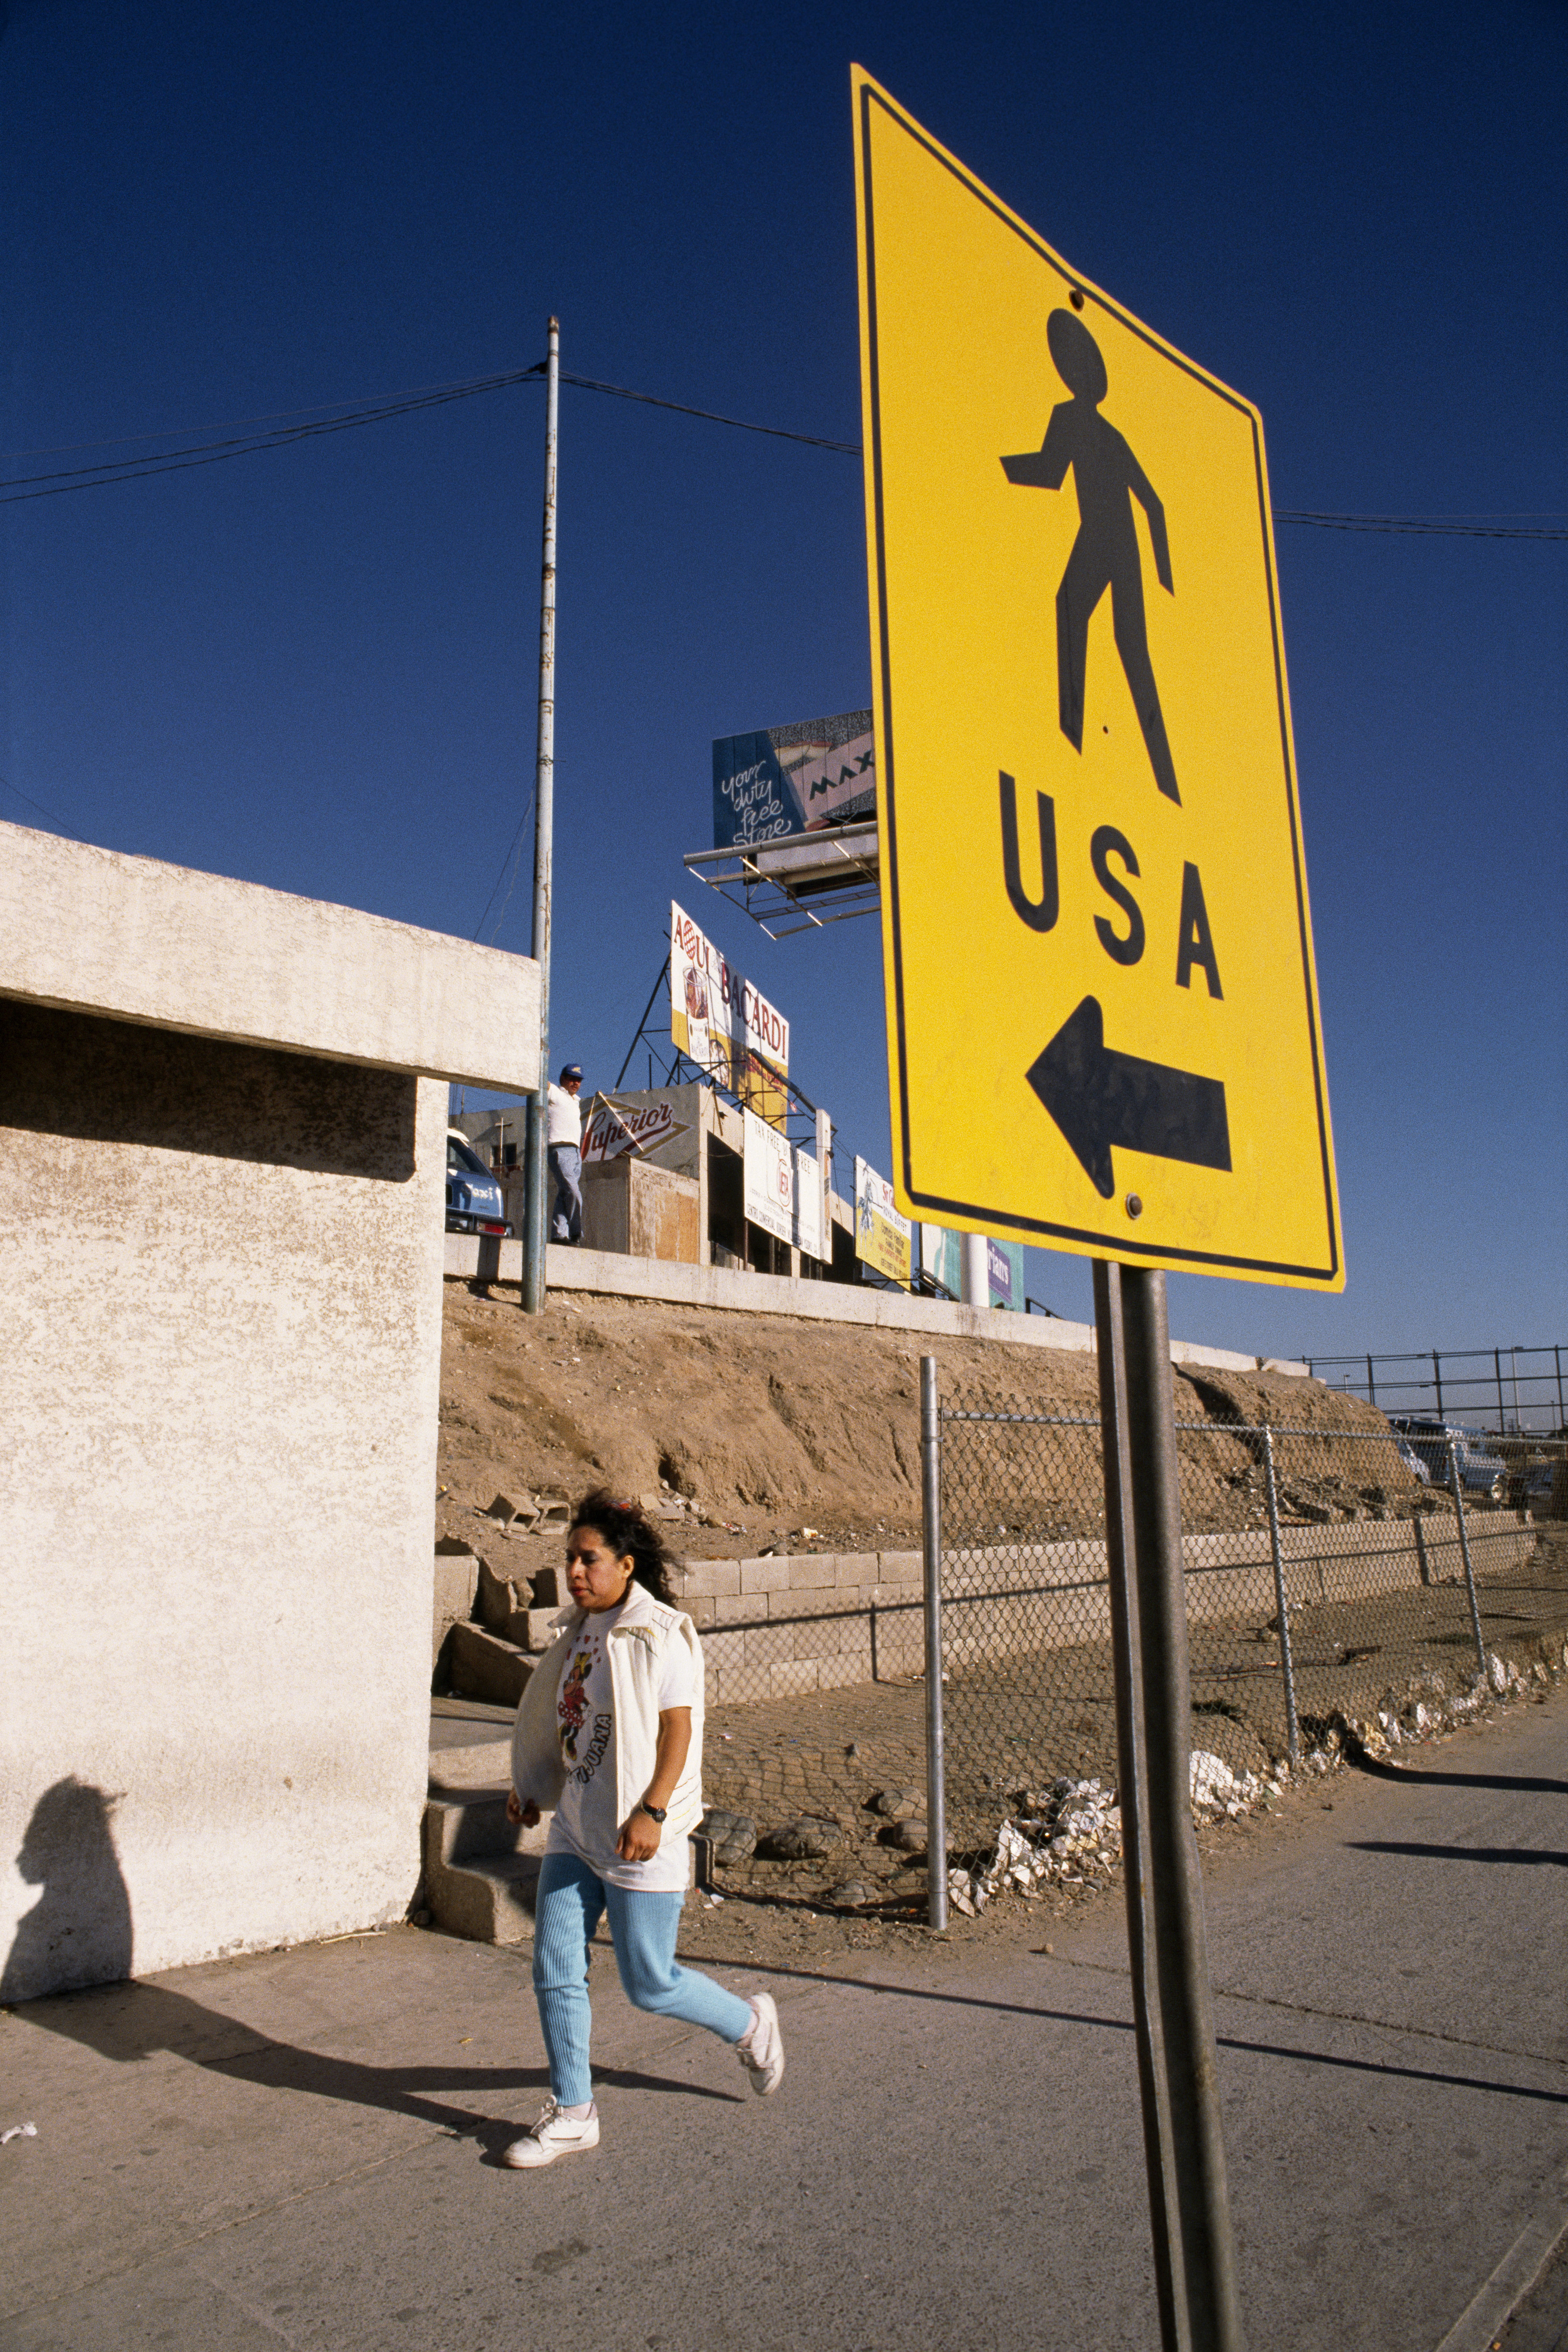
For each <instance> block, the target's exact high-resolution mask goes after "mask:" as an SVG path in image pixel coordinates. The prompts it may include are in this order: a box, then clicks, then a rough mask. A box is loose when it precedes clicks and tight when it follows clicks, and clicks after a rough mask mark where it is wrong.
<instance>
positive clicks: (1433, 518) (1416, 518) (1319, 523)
mask: <svg viewBox="0 0 1568 2352" xmlns="http://www.w3.org/2000/svg"><path fill="white" fill-rule="evenodd" d="M1274 520H1275V521H1276V522H1301V523H1310V524H1312V525H1313V526H1314V527H1315V528H1316V529H1317V530H1384V531H1394V532H1401V533H1403V534H1404V535H1405V537H1407V538H1415V539H1568V530H1530V529H1521V528H1520V527H1519V526H1518V525H1516V524H1514V523H1512V522H1511V521H1509V520H1506V519H1505V518H1503V517H1502V516H1498V517H1496V518H1495V519H1493V520H1489V521H1485V522H1482V521H1473V520H1470V519H1469V518H1468V516H1460V515H1354V514H1308V513H1303V512H1299V511H1295V510H1292V509H1285V508H1282V507H1276V508H1275V509H1274Z"/></svg>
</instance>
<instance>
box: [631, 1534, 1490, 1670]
mask: <svg viewBox="0 0 1568 2352" xmlns="http://www.w3.org/2000/svg"><path fill="white" fill-rule="evenodd" d="M1468 1535H1469V1542H1470V1556H1471V1559H1472V1561H1473V1563H1474V1566H1475V1570H1476V1573H1477V1576H1478V1577H1479V1578H1481V1579H1483V1580H1484V1579H1486V1578H1489V1577H1495V1576H1500V1575H1505V1574H1507V1573H1508V1572H1509V1571H1510V1570H1515V1569H1519V1568H1522V1567H1523V1566H1525V1565H1526V1564H1527V1562H1528V1561H1529V1560H1530V1559H1531V1555H1532V1554H1533V1552H1534V1549H1535V1543H1536V1535H1535V1530H1534V1528H1531V1527H1528V1526H1526V1525H1524V1524H1523V1523H1522V1522H1521V1520H1520V1519H1519V1518H1517V1517H1515V1516H1514V1515H1513V1514H1512V1513H1511V1512H1510V1513H1506V1514H1505V1513H1499V1514H1497V1515H1495V1516H1493V1515H1486V1516H1482V1515H1481V1514H1479V1513H1477V1514H1475V1515H1473V1516H1472V1517H1470V1519H1469V1521H1468ZM1183 1549H1184V1559H1185V1564H1186V1574H1187V1605H1188V1610H1189V1612H1190V1614H1191V1617H1192V1620H1193V1622H1198V1623H1204V1622H1219V1621H1221V1620H1224V1619H1227V1618H1237V1617H1250V1616H1260V1617H1263V1618H1268V1617H1272V1616H1273V1614H1274V1611H1275V1596H1274V1567H1273V1554H1272V1551H1271V1549H1270V1545H1269V1540H1268V1529H1267V1528H1258V1529H1247V1530H1240V1531H1237V1532H1234V1533H1227V1534H1218V1535H1194V1536H1189V1537H1188V1538H1186V1540H1185V1542H1184V1547H1183ZM1280 1550H1281V1553H1282V1555H1283V1558H1284V1563H1285V1590H1286V1596H1287V1599H1288V1601H1289V1603H1290V1605H1291V1607H1292V1608H1293V1609H1294V1608H1300V1607H1304V1606H1306V1607H1310V1606H1311V1605H1312V1604H1314V1603H1318V1602H1321V1601H1326V1600H1332V1601H1352V1600H1363V1599H1365V1598H1367V1597H1369V1596H1370V1595H1372V1594H1374V1593H1379V1592H1394V1591H1402V1590H1407V1589H1409V1588H1411V1587H1413V1586H1415V1585H1419V1584H1423V1583H1443V1582H1447V1581H1449V1580H1453V1579H1455V1578H1458V1577H1459V1576H1461V1575H1462V1574H1463V1563H1462V1559H1461V1556H1460V1550H1459V1538H1458V1527H1457V1525H1456V1523H1455V1521H1454V1520H1453V1519H1451V1518H1448V1517H1424V1518H1422V1519H1420V1520H1417V1521H1414V1522H1413V1521H1412V1520H1409V1519H1404V1520H1390V1521H1388V1522H1387V1523H1386V1524H1384V1523H1380V1522H1376V1521H1372V1522H1368V1523H1365V1524H1362V1523H1354V1524H1344V1525H1340V1526H1336V1527H1333V1528H1324V1527H1318V1526H1312V1527H1288V1528H1281V1530H1280ZM675 1582H676V1586H677V1590H678V1593H679V1600H680V1603H681V1606H682V1607H683V1608H685V1609H686V1610H688V1611H689V1612H690V1615H691V1618H692V1621H693V1622H694V1623H695V1624H696V1626H697V1627H698V1630H699V1631H700V1633H701V1635H702V1648H703V1654H704V1656H705V1657H706V1660H707V1664H708V1699H709V1704H710V1706H711V1705H719V1704H721V1703H724V1702H728V1703H730V1704H736V1703H744V1702H747V1701H751V1700H756V1699H763V1698H782V1697H786V1696H791V1695H793V1694H795V1693H796V1692H800V1691H812V1690H831V1689H834V1688H836V1687H837V1686H838V1685H841V1684H845V1683H858V1682H873V1681H878V1682H889V1681H896V1680H899V1679H900V1678H901V1677H904V1676H907V1675H911V1674H918V1673H919V1672H920V1671H921V1667H922V1665H923V1664H924V1629H923V1624H922V1618H921V1555H920V1553H919V1552H914V1551H883V1552H852V1553H845V1554H835V1553H830V1552H817V1553H808V1554H804V1555H802V1554H795V1555H794V1556H778V1557H773V1558H771V1559H710V1560H692V1561H690V1562H689V1563H688V1564H687V1565H686V1566H685V1567H684V1568H682V1569H681V1570H679V1572H678V1573H677V1575H676V1578H675ZM1009 1593H1013V1594H1017V1595H1020V1596H1022V1595H1025V1594H1030V1595H1035V1596H1037V1598H1038V1599H1039V1601H1040V1602H1041V1604H1042V1605H1041V1608H1040V1610H1039V1612H1038V1618H1037V1622H1036V1624H1034V1625H1032V1626H1031V1629H1030V1640H1031V1644H1032V1646H1034V1647H1037V1648H1039V1649H1065V1648H1068V1647H1070V1646H1071V1645H1073V1644H1074V1643H1080V1642H1098V1641H1104V1640H1106V1639H1108V1638H1109V1634H1110V1610H1109V1601H1108V1594H1107V1582H1106V1557H1105V1545H1104V1543H1103V1541H1096V1540H1095V1539H1094V1538H1089V1537H1083V1538H1068V1539H1066V1540H1064V1541H1063V1542H1060V1543H1052V1544H1033V1545H1029V1544H996V1545H989V1546H986V1547H985V1548H984V1549H978V1550H967V1551H965V1550H959V1551H949V1552H947V1553H946V1554H945V1555H944V1563H943V1593H942V1609H943V1617H944V1622H945V1624H946V1628H947V1631H948V1633H949V1636H950V1638H951V1639H952V1641H953V1642H954V1643H955V1644H961V1645H962V1649H963V1655H964V1657H965V1659H966V1660H971V1661H973V1662H975V1663H979V1662H980V1661H981V1660H983V1659H984V1658H986V1657H991V1656H1000V1655H1002V1654H1004V1653H1005V1652H1006V1651H1008V1650H1011V1649H1013V1648H1015V1647H1016V1633H1012V1634H1006V1633H998V1632H997V1631H995V1630H994V1629H992V1628H989V1627H987V1626H985V1625H984V1624H983V1623H982V1622H977V1616H978V1612H979V1610H980V1608H981V1606H982V1605H983V1604H989V1603H990V1602H991V1601H993V1600H994V1597H995V1596H997V1595H1005V1594H1009Z"/></svg>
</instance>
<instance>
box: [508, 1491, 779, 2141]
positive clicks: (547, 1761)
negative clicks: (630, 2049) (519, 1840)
mask: <svg viewBox="0 0 1568 2352" xmlns="http://www.w3.org/2000/svg"><path fill="white" fill-rule="evenodd" d="M667 1569H668V1562H667V1559H666V1557H665V1551H664V1545H663V1542H662V1539H661V1538H660V1537H659V1535H658V1530H657V1529H656V1528H652V1527H650V1526H649V1524H648V1522H647V1519H646V1518H645V1517H644V1516H643V1514H642V1512H641V1510H640V1509H639V1508H638V1507H637V1505H636V1504H635V1503H622V1502H616V1500H615V1498H614V1497H613V1496H611V1495H610V1494H609V1493H608V1492H607V1491H606V1490H605V1489H604V1488H600V1489H599V1490H598V1491H597V1492H596V1493H595V1494H592V1495H589V1496H585V1497H584V1501H583V1503H582V1505H581V1507H580V1508H579V1509H578V1512H577V1515H576V1517H575V1519H574V1523H573V1527H572V1531H571V1534H570V1535H569V1536H568V1538H567V1539H566V1583H567V1588H568V1590H569V1591H570V1592H571V1595H572V1600H573V1604H574V1605H573V1607H572V1608H571V1609H570V1610H565V1611H563V1612H562V1615H561V1616H560V1618H558V1619H557V1621H556V1622H557V1623H558V1624H559V1626H560V1627H561V1632H560V1634H559V1636H558V1638H557V1640H556V1642H555V1643H554V1644H553V1646H552V1648H551V1649H549V1650H547V1651H546V1652H545V1654H544V1656H543V1657H542V1659H541V1660H540V1662H539V1664H537V1665H536V1666H535V1668H534V1670H533V1673H532V1675H531V1677H530V1680H529V1684H528V1687H527V1689H526V1690H525V1691H524V1692H523V1695H522V1703H521V1706H519V1708H518V1711H517V1723H516V1726H515V1727H514V1729H513V1732H512V1742H511V1777H512V1788H511V1793H510V1796H509V1797H508V1799H507V1812H508V1816H509V1818H510V1820H511V1821H512V1822H522V1823H524V1824H525V1825H526V1826H528V1827H529V1828H531V1827H532V1826H533V1825H534V1823H535V1822H537V1821H538V1820H539V1817H540V1813H541V1811H542V1810H543V1809H544V1808H546V1807H549V1806H553V1807H554V1809H555V1810H554V1819H553V1820H552V1823H551V1828H550V1836H549V1840H548V1843H546V1846H545V1850H544V1859H543V1862H542V1865H541V1868H540V1873H539V1892H538V1896H537V1900H536V1905H535V1911H534V1927H533V1990H534V1993H535V1995H536V1997H537V1999H538V2001H539V2021H540V2024H541V2026H542V2029H543V2033H544V2048H545V2053H546V2055H547V2057H548V2059H549V2062H550V2096H549V2098H548V2099H546V2101H545V2103H544V2105H543V2108H542V2111H541V2113H540V2116H539V2118H538V2120H537V2122H536V2123H535V2124H534V2125H533V2126H532V2128H531V2130H530V2131H528V2132H526V2133H525V2134H524V2135H523V2137H522V2138H521V2139H519V2140H514V2141H513V2142H512V2144H511V2146H510V2147H509V2148H508V2149H507V2151H506V2155H505V2159H504V2160H505V2161H506V2163H508V2164H510V2165H513V2166H516V2167H518V2168H529V2167H531V2166H534V2165H541V2164H553V2163H554V2161H555V2159H556V2158H557V2157H560V2156H570V2155H573V2154H574V2153H575V2152H576V2151H577V2150H579V2149H582V2148H590V2147H597V2146H598V2141H599V2117H598V2111H597V2109H596V2108H595V2104H594V2089H593V2081H592V2077H591V2075H590V2073H589V2066H588V2039H589V2032H590V2028H591V2024H592V2018H591V2014H590V2011H589V2006H588V1986H587V1975H588V1946H589V1943H590V1941H591V1939H592V1937H593V1934H594V1930H595V1927H597V1926H598V1924H599V1920H600V1918H601V1916H603V1915H604V1914H605V1912H606V1911H607V1912H608V1914H609V1920H610V1935H611V1937H612V1938H613V1940H614V1943H615V1948H616V1966H617V1968H618V1969H619V1970H620V1976H621V1983H622V1985H623V1986H624V1988H625V1990H626V1998H627V2000H630V2001H632V2002H634V2003H635V2004H636V2006H637V2008H638V2009H647V2010H651V2011H654V2012H655V2013H656V2014H658V2015H659V2016H665V2017H679V2018H683V2019H684V2020H685V2021H687V2023H688V2024H690V2025H705V2026H706V2027H707V2028H708V2030H709V2032H710V2033H717V2034H718V2035H720V2037H721V2039H722V2040H723V2041H725V2042H730V2043H731V2045H732V2046H733V2047H734V2049H735V2050H736V2051H737V2052H738V2053H739V2054H740V2058H741V2063H742V2065H743V2066H744V2067H745V2070H746V2073H747V2074H748V2075H749V2077H750V2078H751V2084H752V2090H753V2091H756V2092H758V2093H759V2094H760V2095H762V2096H763V2097H766V2095H767V2094H768V2093H769V2092H770V2091H773V2090H776V2088H777V2087H778V2083H779V2078H780V2076H781V2075H782V2074H783V2073H784V2043H783V2042H782V2040H781V2039H780V2035H779V2025H778V2012H777V2011H776V2009H775V2008H774V2005H773V2000H772V1998H771V1996H770V1995H769V1994H767V1993H765V1992H761V1993H757V1994H755V1995H753V1997H752V2000H749V2001H746V2000H741V1999H740V1998H739V1997H738V1995H736V1994H735V1993H732V1992H726V1991H725V1990H724V1989H723V1987H722V1986H721V1985H718V1984H715V1983H714V1982H713V1979H711V1978H710V1977H704V1976H700V1975H699V1974H698V1973H697V1972H696V1970H695V1969H683V1968H682V1967H681V1966H680V1965H679V1961H678V1960H677V1959H676V1957H675V1940H676V1936H677V1933H678V1931H679V1926H680V1908H681V1905H682V1903H683V1902H684V1900H685V1895H686V1880H687V1851H688V1849H687V1839H688V1836H689V1832H691V1831H692V1830H693V1829H694V1828H695V1827H696V1825H697V1823H698V1822H699V1821H700V1819H701V1815H702V1648H701V1644H700V1642H699V1641H698V1638H697V1631H696V1628H695V1626H694V1625H693V1624H692V1622H691V1620H690V1618H689V1617H688V1616H686V1615H685V1614H684V1613H683V1612H681V1611H680V1610H679V1609H677V1608H676V1606H675V1605H674V1596H673V1594H672V1593H671V1591H670V1590H669V1581H668V1574H667Z"/></svg>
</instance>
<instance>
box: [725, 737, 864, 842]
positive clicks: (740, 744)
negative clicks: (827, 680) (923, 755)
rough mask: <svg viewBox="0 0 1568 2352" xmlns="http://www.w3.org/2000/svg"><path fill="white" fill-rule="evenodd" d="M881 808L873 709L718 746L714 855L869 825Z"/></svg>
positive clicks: (736, 738)
mask: <svg viewBox="0 0 1568 2352" xmlns="http://www.w3.org/2000/svg"><path fill="white" fill-rule="evenodd" d="M876 807H877V772H876V754H875V751H874V749H873V744H872V733H871V714H870V712H869V711H868V710H847V711H844V712H841V713H840V715H839V716H838V717H837V719H797V720H796V721H795V723H794V724H793V725H791V726H788V727H766V728H762V729H759V730H757V731H756V732H755V733H754V734H751V735H722V736H721V737H720V738H719V739H718V740H717V741H716V742H715V743H714V746H713V846H714V848H715V849H734V848H747V847H750V845H752V843H753V842H760V841H777V840H781V839H783V838H784V836H785V835H789V834H797V833H816V832H820V831H822V830H824V829H825V828H826V827H828V826H831V825H838V824H851V823H857V822H863V821H864V820H865V819H866V818H868V817H870V816H872V815H874V814H875V813H876Z"/></svg>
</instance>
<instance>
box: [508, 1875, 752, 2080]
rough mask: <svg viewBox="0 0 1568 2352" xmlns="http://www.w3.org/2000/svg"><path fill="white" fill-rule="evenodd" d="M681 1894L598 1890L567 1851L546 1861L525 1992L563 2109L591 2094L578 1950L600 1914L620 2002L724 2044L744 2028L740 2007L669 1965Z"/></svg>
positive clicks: (598, 1881)
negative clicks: (605, 1920)
mask: <svg viewBox="0 0 1568 2352" xmlns="http://www.w3.org/2000/svg"><path fill="white" fill-rule="evenodd" d="M685 1899H686V1898H685V1896H684V1895H650V1894H646V1893H643V1892H642V1891H641V1890H638V1889H634V1888H631V1887H627V1886H608V1885H605V1881H604V1880H603V1879H602V1878H600V1877H599V1876H598V1875H597V1874H595V1872H594V1871H591V1870H590V1869H589V1867H588V1865H587V1864H586V1863H585V1862H579V1861H578V1859H577V1856H576V1855H575V1854H574V1853H547V1854H546V1855H545V1857H544V1860H543V1862H542V1864H541V1865H540V1871H539V1893H538V1896H537V1898H536V1900H535V1904H534V1915H533V1990H534V1994H535V1996H536V1998H537V2000H538V2002H539V2022H540V2024H541V2026H542V2029H543V2032H544V2051H545V2055H546V2057H547V2058H548V2059H549V2061H550V2087H551V2089H552V2091H553V2092H554V2094H555V2096H556V2098H557V2099H558V2100H559V2101H560V2103H561V2105H563V2107H580V2106H582V2105H584V2104H585V2103H586V2101H588V2100H589V2099H591V2098H592V2097H593V2095H594V2090H593V2078H592V2076H591V2075H590V2074H589V2071H588V2037H589V2034H590V2032H591V2031H592V2028H593V2016H592V2012H591V2011H590V2009H589V2006H588V1944H589V1940H590V1938H591V1937H592V1936H593V1933H594V1930H595V1927H597V1926H598V1924H599V1920H600V1918H601V1916H603V1914H604V1913H605V1911H608V1913H609V1915H610V1935H611V1938H612V1940H613V1941H614V1944H615V1947H616V1967H617V1968H618V1969H619V1970H620V1972H621V1984H622V1987H623V1989H624V1990H625V1992H626V1999H627V2000H629V2001H631V2002H632V2003H633V2004H634V2005H635V2006H636V2007H637V2008H638V2009H648V2010H652V2011H653V2012H654V2014H655V2015H656V2016H658V2017H679V2018H684V2019H685V2021H686V2022H687V2024H688V2025H705V2026H706V2027H707V2028H708V2031H709V2032H710V2033H717V2034H718V2035H719V2036H720V2037H721V2040H723V2041H725V2042H739V2040H740V2039H741V2036H742V2034H743V2033H749V2032H751V2030H752V2022H753V2016H752V2006H751V2003H750V2002H749V2001H744V2000H741V1999H740V1997H739V1995H738V1994H735V1993H732V1992H726V1991H725V1990H724V1988H723V1986H722V1985H718V1984H715V1983H714V1981H713V1979H712V1978H711V1977H704V1976H700V1975H699V1974H698V1972H697V1970H696V1969H683V1968H682V1967H681V1966H680V1963H679V1961H678V1960H677V1958H676V1957H675V1939H676V1937H677V1935H678V1934H679V1929H680V1906H681V1905H682V1903H683V1902H684V1901H685Z"/></svg>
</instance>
